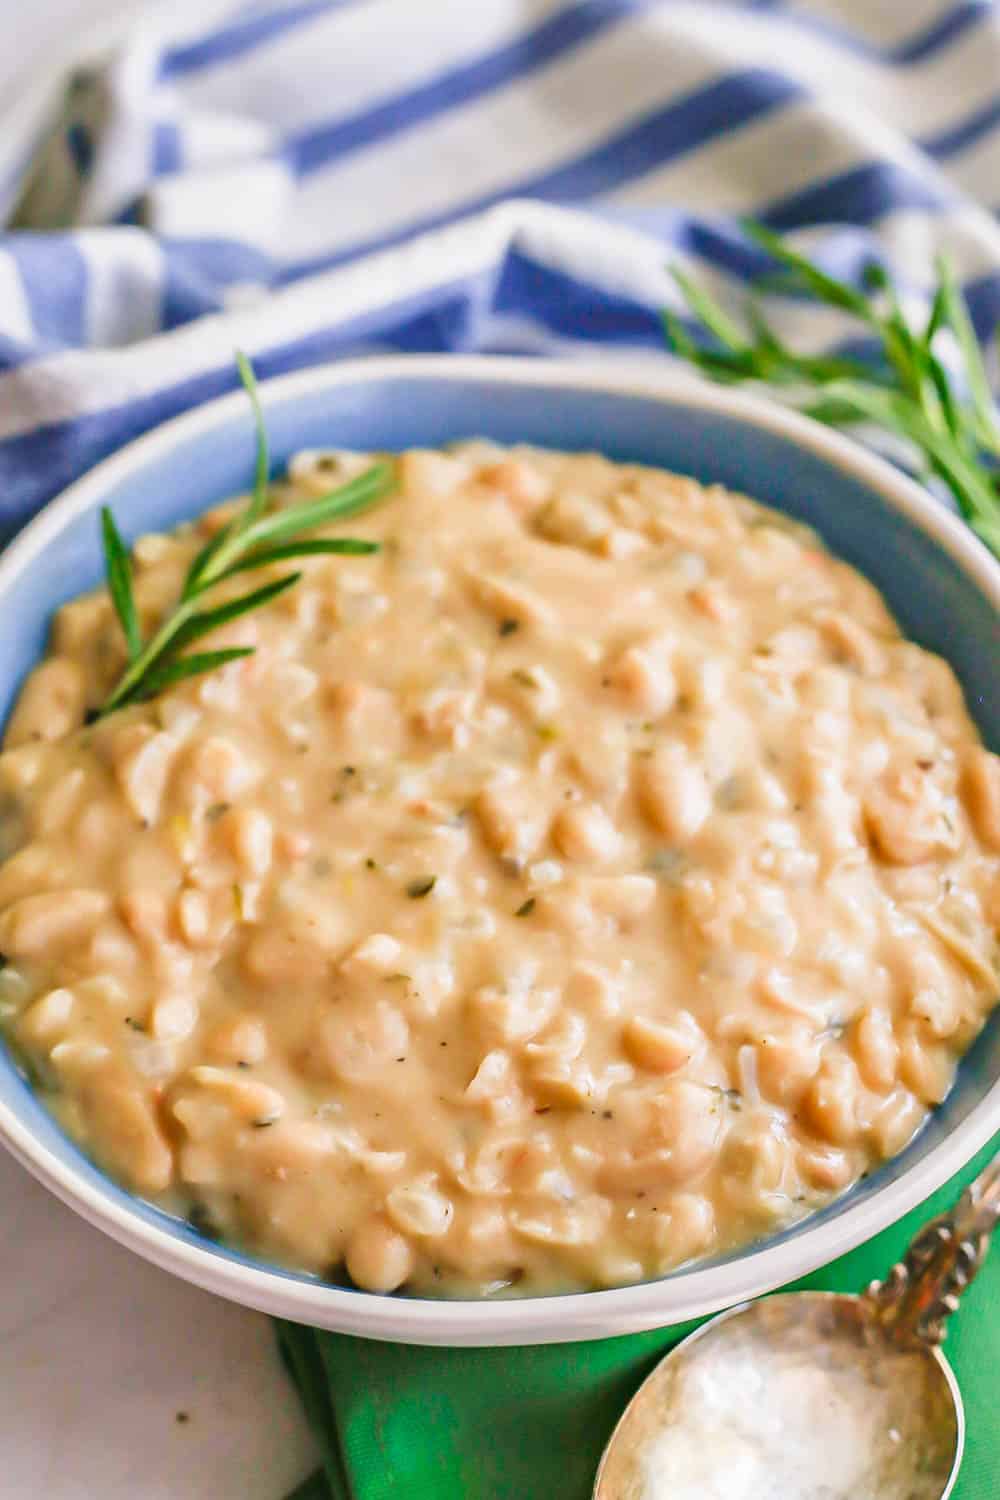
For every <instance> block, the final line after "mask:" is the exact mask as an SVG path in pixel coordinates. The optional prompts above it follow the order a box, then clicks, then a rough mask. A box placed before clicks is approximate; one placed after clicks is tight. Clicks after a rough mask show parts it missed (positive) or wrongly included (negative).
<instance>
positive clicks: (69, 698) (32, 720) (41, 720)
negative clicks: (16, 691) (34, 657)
mask: <svg viewBox="0 0 1000 1500" xmlns="http://www.w3.org/2000/svg"><path fill="white" fill-rule="evenodd" d="M83 695H84V681H83V673H82V672H81V670H80V667H79V665H78V664H77V663H76V662H75V661H72V660H71V659H70V658H69V657H66V656H54V657H52V658H51V659H50V660H49V661H46V662H43V663H42V665H41V666H40V667H38V668H36V670H35V671H34V672H32V674H31V676H30V677H29V678H28V681H27V682H26V684H25V686H24V688H23V689H22V692H21V696H20V698H19V699H18V703H17V708H16V709H15V710H14V713H13V714H12V715H11V718H10V721H9V723H8V725H7V732H6V737H5V741H4V743H5V745H6V746H7V747H8V748H12V747H14V746H17V745H25V744H29V743H30V742H31V741H32V740H58V739H61V738H62V736H63V735H65V734H68V733H69V731H70V730H71V729H75V728H76V727H77V725H78V724H80V723H82V721H83V709H84V701H83Z"/></svg>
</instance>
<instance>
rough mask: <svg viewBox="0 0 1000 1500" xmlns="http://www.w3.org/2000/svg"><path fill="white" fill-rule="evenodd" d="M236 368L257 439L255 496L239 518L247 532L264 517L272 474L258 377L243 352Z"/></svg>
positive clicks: (240, 352) (241, 526)
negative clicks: (247, 398) (261, 516)
mask: <svg viewBox="0 0 1000 1500" xmlns="http://www.w3.org/2000/svg"><path fill="white" fill-rule="evenodd" d="M236 368H237V369H238V370H239V372H240V379H241V380H242V382H243V389H244V390H245V391H246V393H247V395H248V396H249V397H250V405H251V407H252V409H253V422H254V431H255V433H256V437H257V461H256V466H255V473H254V481H253V495H252V497H251V500H250V504H249V505H248V506H247V508H246V510H245V511H244V512H243V514H242V515H241V516H240V518H239V524H240V529H241V530H245V528H246V527H247V526H249V525H250V524H251V523H252V522H253V521H256V519H257V517H258V516H260V515H263V513H264V508H265V506H266V505H267V480H268V475H269V473H270V468H271V463H270V458H269V455H268V450H267V428H266V427H265V425H264V413H263V410H262V409H261V404H260V391H259V390H258V388H257V377H256V375H255V374H254V372H253V366H252V365H251V363H250V361H249V360H248V359H247V357H246V355H245V354H244V353H243V352H242V350H240V349H237V351H236Z"/></svg>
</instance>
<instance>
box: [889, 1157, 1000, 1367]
mask: <svg viewBox="0 0 1000 1500" xmlns="http://www.w3.org/2000/svg"><path fill="white" fill-rule="evenodd" d="M998 1222H1000V1153H998V1154H997V1155H996V1156H995V1157H994V1158H993V1160H992V1161H991V1162H990V1164H989V1166H987V1167H985V1168H984V1169H983V1171H982V1172H980V1174H979V1176H978V1177H977V1178H976V1179H975V1180H974V1181H973V1182H971V1183H970V1184H969V1186H968V1187H967V1188H966V1189H965V1192H964V1193H963V1194H962V1196H961V1197H960V1198H959V1200H958V1202H957V1203H956V1204H955V1206H954V1208H952V1209H951V1210H950V1211H949V1212H947V1213H943V1214H939V1215H938V1216H937V1218H936V1219H931V1220H930V1222H929V1223H927V1224H925V1225H924V1227H923V1228H922V1229H921V1230H920V1231H919V1232H918V1233H917V1235H916V1237H915V1238H914V1239H913V1240H912V1241H911V1242H910V1246H909V1248H908V1249H907V1252H906V1254H905V1256H904V1257H903V1259H902V1260H901V1261H898V1262H897V1264H896V1265H894V1266H893V1268H892V1270H891V1271H890V1272H889V1274H888V1276H887V1277H886V1278H885V1280H884V1281H873V1282H872V1283H871V1285H870V1286H869V1288H868V1290H867V1292H865V1294H864V1298H863V1300H864V1301H866V1302H867V1303H868V1304H869V1306H870V1307H871V1308H873V1309H874V1312H875V1316H876V1318H877V1320H878V1322H879V1323H880V1324H881V1326H882V1328H883V1331H884V1332H885V1333H886V1335H887V1336H888V1337H889V1338H890V1339H891V1340H892V1341H893V1342H894V1343H897V1344H920V1343H924V1344H939V1343H940V1342H941V1340H942V1339H943V1338H944V1325H945V1323H946V1322H947V1320H948V1318H949V1317H950V1316H951V1314H952V1313H953V1312H954V1311H955V1309H956V1308H957V1307H958V1299H959V1297H961V1295H962V1293H963V1292H964V1291H965V1289H966V1287H967V1286H968V1285H969V1283H970V1281H972V1279H973V1278H974V1277H975V1275H976V1273H977V1271H979V1269H980V1268H981V1266H982V1264H983V1261H984V1260H985V1259H986V1252H987V1250H988V1248H989V1242H990V1235H991V1234H992V1233H993V1230H994V1229H995V1228H996V1225H997V1223H998Z"/></svg>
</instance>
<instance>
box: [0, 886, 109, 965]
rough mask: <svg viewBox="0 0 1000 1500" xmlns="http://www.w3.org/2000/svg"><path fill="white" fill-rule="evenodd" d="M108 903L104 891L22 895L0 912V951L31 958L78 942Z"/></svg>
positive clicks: (70, 891)
mask: <svg viewBox="0 0 1000 1500" xmlns="http://www.w3.org/2000/svg"><path fill="white" fill-rule="evenodd" d="M110 904H111V903H110V901H109V899H108V897H107V895H106V894H105V892H104V891H97V890H92V891H91V890H65V891H52V892H51V893H50V892H42V893H41V894H39V895H37V896H25V897H23V899H22V900H20V901H15V902H14V904H13V905H12V906H8V907H7V910H6V911H4V912H3V913H0V952H3V953H10V954H13V955H14V957H15V958H22V957H23V958H31V957H35V956H37V955H40V954H42V953H44V952H51V951H52V950H53V949H55V948H62V947H65V946H66V945H67V944H70V943H76V942H79V941H80V939H81V938H83V937H85V936H86V935H87V933H88V932H92V931H93V929H94V927H95V926H96V924H97V923H98V922H99V921H100V919H101V917H102V916H104V914H105V912H106V911H107V910H108V907H109V906H110Z"/></svg>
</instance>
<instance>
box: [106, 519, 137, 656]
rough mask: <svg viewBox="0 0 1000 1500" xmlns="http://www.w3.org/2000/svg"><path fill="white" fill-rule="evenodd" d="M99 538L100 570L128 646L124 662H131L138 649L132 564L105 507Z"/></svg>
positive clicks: (119, 534) (113, 521) (113, 520)
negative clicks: (100, 543) (102, 570)
mask: <svg viewBox="0 0 1000 1500" xmlns="http://www.w3.org/2000/svg"><path fill="white" fill-rule="evenodd" d="M101 537H102V541H103V543H104V567H105V571H106V572H107V575H108V592H109V593H110V595H111V602H112V604H113V605H114V607H115V613H116V614H117V616H118V618H119V620H120V621H121V627H122V630H123V631H124V632H125V643H126V645H127V647H128V659H129V661H134V660H135V658H136V657H137V656H138V655H139V652H140V651H141V650H142V631H141V629H140V628H139V616H138V614H137V612H136V608H135V598H134V596H133V593H132V564H131V563H130V562H129V556H128V552H127V551H126V548H125V543H124V542H123V541H122V539H121V533H120V532H119V530H118V527H117V526H116V525H115V518H114V516H113V515H112V514H111V512H110V510H109V509H108V507H107V506H106V505H105V506H103V507H102V509H101Z"/></svg>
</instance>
